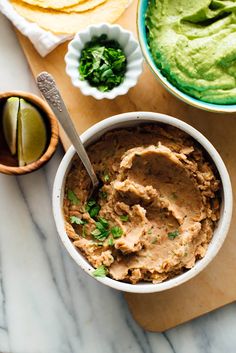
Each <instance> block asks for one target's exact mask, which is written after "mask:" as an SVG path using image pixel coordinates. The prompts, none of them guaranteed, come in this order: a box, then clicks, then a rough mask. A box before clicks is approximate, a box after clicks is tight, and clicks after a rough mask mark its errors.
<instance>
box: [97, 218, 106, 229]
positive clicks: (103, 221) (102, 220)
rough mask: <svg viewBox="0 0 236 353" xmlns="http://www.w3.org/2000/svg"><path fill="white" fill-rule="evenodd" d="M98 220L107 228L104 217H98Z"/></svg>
mask: <svg viewBox="0 0 236 353" xmlns="http://www.w3.org/2000/svg"><path fill="white" fill-rule="evenodd" d="M98 220H99V223H101V224H102V226H103V227H104V228H105V229H107V228H108V227H109V223H108V221H107V220H106V219H105V218H102V217H99V219H98Z"/></svg>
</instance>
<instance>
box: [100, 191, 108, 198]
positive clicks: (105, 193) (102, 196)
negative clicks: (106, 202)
mask: <svg viewBox="0 0 236 353" xmlns="http://www.w3.org/2000/svg"><path fill="white" fill-rule="evenodd" d="M99 196H100V197H101V199H107V192H105V191H99Z"/></svg>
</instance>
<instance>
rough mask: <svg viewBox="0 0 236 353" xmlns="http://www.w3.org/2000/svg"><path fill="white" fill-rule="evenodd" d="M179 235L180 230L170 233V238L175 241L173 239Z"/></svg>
mask: <svg viewBox="0 0 236 353" xmlns="http://www.w3.org/2000/svg"><path fill="white" fill-rule="evenodd" d="M178 235H179V231H178V230H175V231H174V232H170V233H168V238H169V239H172V240H173V239H175V238H176V237H177V236H178Z"/></svg>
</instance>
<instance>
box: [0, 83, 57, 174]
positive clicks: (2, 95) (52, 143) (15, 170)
mask: <svg viewBox="0 0 236 353" xmlns="http://www.w3.org/2000/svg"><path fill="white" fill-rule="evenodd" d="M9 97H20V98H24V99H25V100H27V101H28V102H31V103H33V105H34V106H36V107H38V108H39V109H41V110H42V111H43V112H44V114H45V117H46V119H48V121H49V124H50V129H51V135H50V139H49V141H48V146H47V149H46V150H45V152H44V154H43V155H42V156H41V157H40V158H39V159H38V160H37V161H35V162H33V163H30V164H28V165H26V166H23V167H19V166H18V167H12V166H8V165H5V164H2V163H0V173H4V174H16V175H21V174H26V173H31V172H33V171H35V170H37V169H39V168H41V167H42V166H43V165H44V164H45V163H47V162H48V161H49V160H50V158H51V157H52V156H53V154H54V153H55V151H56V147H57V145H58V142H59V126H58V122H57V119H56V117H55V115H54V114H53V112H52V110H51V109H50V107H49V106H48V104H47V103H46V102H45V101H44V100H43V99H42V98H40V97H39V96H37V95H35V94H32V93H30V92H26V91H20V90H19V91H18V90H17V91H7V92H0V100H2V99H7V98H9Z"/></svg>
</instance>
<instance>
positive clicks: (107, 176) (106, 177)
mask: <svg viewBox="0 0 236 353" xmlns="http://www.w3.org/2000/svg"><path fill="white" fill-rule="evenodd" d="M103 179H104V181H105V183H107V182H108V181H109V180H110V176H109V174H107V173H105V174H104V176H103Z"/></svg>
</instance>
